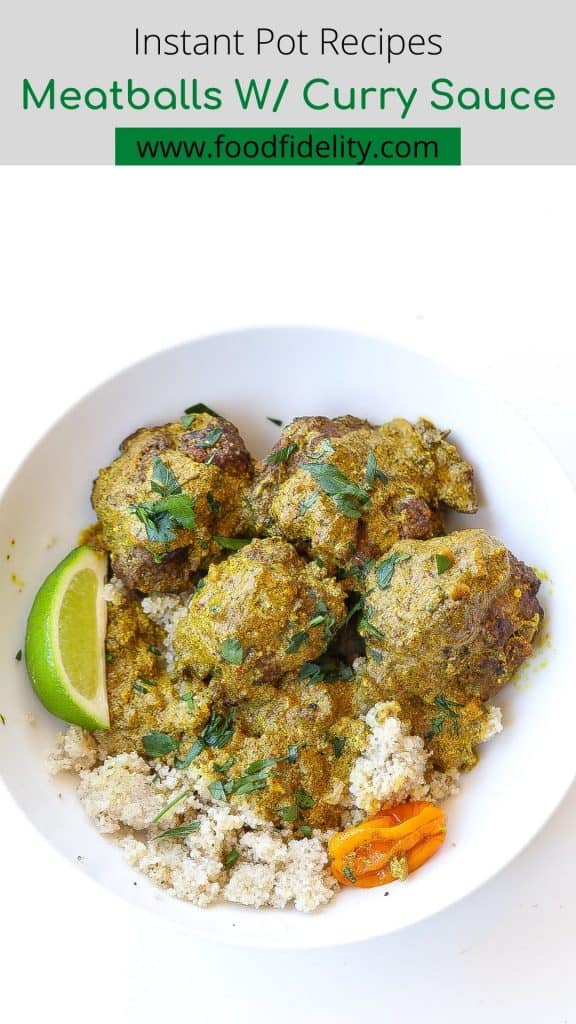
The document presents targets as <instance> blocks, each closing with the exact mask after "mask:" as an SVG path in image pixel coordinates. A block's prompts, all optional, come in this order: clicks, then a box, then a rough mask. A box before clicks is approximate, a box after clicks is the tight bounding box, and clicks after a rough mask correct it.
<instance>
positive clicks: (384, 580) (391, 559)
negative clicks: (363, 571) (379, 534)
mask: <svg viewBox="0 0 576 1024" xmlns="http://www.w3.org/2000/svg"><path fill="white" fill-rule="evenodd" d="M411 557H412V556H411V555H409V554H407V553H406V552H405V551H398V552H396V551H395V552H394V553H393V554H392V555H389V556H388V558H384V559H383V560H382V561H381V562H379V563H378V565H377V566H376V567H375V572H376V579H377V581H378V586H379V587H380V590H386V588H387V587H389V586H390V582H391V580H392V577H393V575H394V569H395V568H396V566H397V564H398V562H406V561H407V560H408V559H409V558H411Z"/></svg>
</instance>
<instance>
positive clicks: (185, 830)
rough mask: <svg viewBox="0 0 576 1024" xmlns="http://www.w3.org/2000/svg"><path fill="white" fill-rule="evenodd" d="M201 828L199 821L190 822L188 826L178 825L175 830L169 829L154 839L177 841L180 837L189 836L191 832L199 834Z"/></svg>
mask: <svg viewBox="0 0 576 1024" xmlns="http://www.w3.org/2000/svg"><path fill="white" fill-rule="evenodd" d="M199 828H200V822H199V821H189V822H188V824H187V825H176V827H175V828H167V829H166V831H165V832H161V833H160V835H159V836H154V839H175V838H177V837H178V836H189V835H190V833H191V832H197V831H198V829H199Z"/></svg>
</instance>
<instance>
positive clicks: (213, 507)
mask: <svg viewBox="0 0 576 1024" xmlns="http://www.w3.org/2000/svg"><path fill="white" fill-rule="evenodd" d="M206 501H207V502H208V506H209V508H210V511H211V512H212V513H213V515H215V516H217V515H218V513H219V512H220V508H221V505H220V502H219V501H218V498H215V497H214V495H213V494H211V493H210V491H209V492H208V494H207V495H206Z"/></svg>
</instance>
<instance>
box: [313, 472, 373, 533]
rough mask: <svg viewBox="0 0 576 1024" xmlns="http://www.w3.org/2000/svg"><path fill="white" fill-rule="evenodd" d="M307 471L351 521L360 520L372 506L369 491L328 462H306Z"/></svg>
mask: <svg viewBox="0 0 576 1024" xmlns="http://www.w3.org/2000/svg"><path fill="white" fill-rule="evenodd" d="M302 468H303V469H306V470H307V471H308V472H309V473H310V476H311V477H312V478H313V480H314V481H315V483H317V484H318V486H319V487H320V489H321V490H322V491H324V494H327V495H328V497H330V498H332V500H333V502H334V504H335V505H336V508H337V509H338V511H339V512H341V513H342V515H345V516H347V517H348V518H349V519H359V518H360V516H361V515H362V514H363V513H364V512H365V511H366V509H367V508H368V505H369V504H370V495H369V493H368V491H366V490H364V488H363V487H360V485H359V484H357V483H355V482H354V481H353V480H350V479H349V478H348V477H347V476H344V473H342V472H341V471H340V470H339V469H338V467H337V466H332V465H331V464H330V463H327V462H324V463H323V462H305V463H304V464H303V466H302Z"/></svg>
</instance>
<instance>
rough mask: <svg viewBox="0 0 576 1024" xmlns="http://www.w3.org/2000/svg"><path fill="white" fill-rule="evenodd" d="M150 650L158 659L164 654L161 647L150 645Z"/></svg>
mask: <svg viewBox="0 0 576 1024" xmlns="http://www.w3.org/2000/svg"><path fill="white" fill-rule="evenodd" d="M148 650H149V651H150V654H155V655H156V657H159V656H160V655H161V654H162V651H161V650H160V648H159V647H156V644H150V645H149V646H148Z"/></svg>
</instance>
